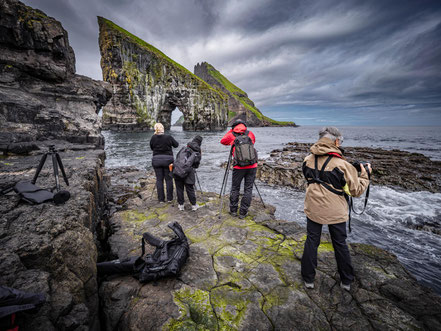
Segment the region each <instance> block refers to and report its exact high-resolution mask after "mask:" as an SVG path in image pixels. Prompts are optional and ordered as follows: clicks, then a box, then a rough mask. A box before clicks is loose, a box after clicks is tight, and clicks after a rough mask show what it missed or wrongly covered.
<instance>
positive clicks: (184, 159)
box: [173, 147, 196, 178]
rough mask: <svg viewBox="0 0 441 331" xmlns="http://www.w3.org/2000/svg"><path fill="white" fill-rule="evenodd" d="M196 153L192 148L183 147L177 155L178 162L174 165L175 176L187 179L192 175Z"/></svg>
mask: <svg viewBox="0 0 441 331" xmlns="http://www.w3.org/2000/svg"><path fill="white" fill-rule="evenodd" d="M195 157H196V153H195V152H194V151H193V150H192V149H191V148H190V147H183V148H181V150H180V151H179V152H178V155H176V160H175V162H174V163H173V175H174V176H177V177H180V178H185V177H187V176H188V174H189V173H190V171H191V169H192V166H193V163H194V160H195Z"/></svg>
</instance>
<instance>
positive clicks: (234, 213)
mask: <svg viewBox="0 0 441 331" xmlns="http://www.w3.org/2000/svg"><path fill="white" fill-rule="evenodd" d="M228 213H229V214H230V215H231V216H234V217H236V216H237V211H229V212H228Z"/></svg>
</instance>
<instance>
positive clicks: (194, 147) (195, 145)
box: [187, 140, 201, 153]
mask: <svg viewBox="0 0 441 331" xmlns="http://www.w3.org/2000/svg"><path fill="white" fill-rule="evenodd" d="M187 146H188V147H190V148H191V149H192V150H194V151H195V152H198V153H200V152H201V145H199V144H198V143H197V142H195V141H193V140H192V141H190V142H189V143H188V144H187Z"/></svg>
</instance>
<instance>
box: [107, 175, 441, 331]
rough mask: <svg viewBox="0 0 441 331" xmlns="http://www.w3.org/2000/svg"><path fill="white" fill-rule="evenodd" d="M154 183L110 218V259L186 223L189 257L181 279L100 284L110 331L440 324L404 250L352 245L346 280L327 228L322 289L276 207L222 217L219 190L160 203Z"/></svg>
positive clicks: (439, 306) (299, 235)
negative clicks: (303, 264) (349, 281)
mask: <svg viewBox="0 0 441 331" xmlns="http://www.w3.org/2000/svg"><path fill="white" fill-rule="evenodd" d="M153 185H154V183H153V180H151V181H150V182H149V181H147V182H145V183H144V187H143V188H141V189H139V187H140V186H138V190H137V191H136V194H134V195H133V196H132V197H131V198H129V199H127V200H126V201H125V202H124V208H123V209H121V210H119V211H118V212H116V213H115V214H113V215H112V217H111V218H110V220H109V223H110V226H111V228H112V229H113V233H112V235H111V236H110V238H109V249H110V252H109V253H110V256H111V257H112V258H119V259H125V258H127V257H133V256H139V255H140V254H141V249H140V246H141V236H142V233H143V232H146V231H147V232H150V233H152V234H154V235H155V236H158V237H161V238H164V239H166V238H170V237H171V235H172V233H171V231H170V229H168V228H167V224H169V223H170V222H173V221H178V222H179V223H180V224H181V225H182V227H183V229H184V231H185V233H186V235H187V237H188V239H189V241H190V257H189V260H188V261H187V263H186V265H185V267H184V268H183V270H182V272H181V274H180V276H179V277H177V278H176V279H163V280H159V281H156V282H154V283H147V284H140V283H139V282H138V281H137V280H136V279H134V278H133V277H131V276H111V277H108V278H107V279H105V280H104V281H102V282H101V285H100V290H99V291H100V298H101V307H102V311H103V321H104V325H102V327H103V329H105V330H138V329H139V330H159V329H167V330H183V329H186V330H187V329H191V330H287V329H298V330H311V329H322V330H347V329H354V330H378V329H397V328H398V329H401V330H414V329H420V330H425V329H426V330H430V329H433V330H435V329H438V328H440V327H441V315H440V313H439V312H440V311H441V299H440V298H439V297H438V296H437V295H435V294H434V293H433V292H432V291H431V290H429V289H427V288H424V287H422V286H420V285H419V284H418V283H417V282H416V280H415V279H414V278H413V277H412V276H411V275H410V274H409V273H408V272H407V271H406V270H405V269H404V268H403V267H402V266H401V264H400V263H399V262H398V260H397V259H396V257H395V256H394V255H392V254H390V253H388V252H386V251H383V250H381V249H379V248H376V247H373V246H369V245H363V244H352V245H351V246H350V251H351V255H352V258H353V263H354V268H355V271H356V275H357V277H356V281H355V283H354V284H353V286H352V289H351V291H350V292H346V291H344V290H342V289H341V288H340V286H339V282H340V280H339V276H338V273H337V267H336V263H335V259H334V252H333V248H332V245H331V243H330V242H329V238H328V237H327V236H326V235H325V236H324V237H323V238H322V244H321V245H320V247H319V254H318V258H319V262H318V270H317V272H318V274H317V279H316V282H315V285H316V287H315V289H313V290H306V289H305V288H304V286H303V282H302V279H301V276H300V258H301V255H302V251H303V244H304V241H305V238H306V235H305V229H303V228H301V227H300V226H299V225H296V224H295V223H292V222H286V221H281V220H276V219H274V216H273V213H274V208H272V207H268V208H267V209H264V208H263V206H262V205H261V204H260V203H259V202H258V201H256V200H253V202H252V206H251V209H250V211H249V216H248V217H246V218H245V219H242V220H241V219H238V218H236V217H232V216H231V215H229V214H228V213H227V210H226V209H227V208H226V206H227V201H225V204H224V210H223V212H222V214H221V215H220V217H219V215H218V212H219V207H220V206H219V202H220V201H219V198H218V196H217V195H216V194H214V193H206V192H204V193H203V194H200V193H198V197H197V199H198V202H199V204H200V205H201V208H200V209H199V210H198V211H196V212H193V211H191V208H190V205H188V204H186V206H185V211H183V212H180V211H178V208H177V205H176V204H175V203H168V204H164V203H163V204H158V203H157V202H156V197H154V196H153V197H152V193H151V192H152V189H153Z"/></svg>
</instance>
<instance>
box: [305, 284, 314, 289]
mask: <svg viewBox="0 0 441 331" xmlns="http://www.w3.org/2000/svg"><path fill="white" fill-rule="evenodd" d="M305 287H306V288H308V289H313V288H314V283H307V282H305Z"/></svg>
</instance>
